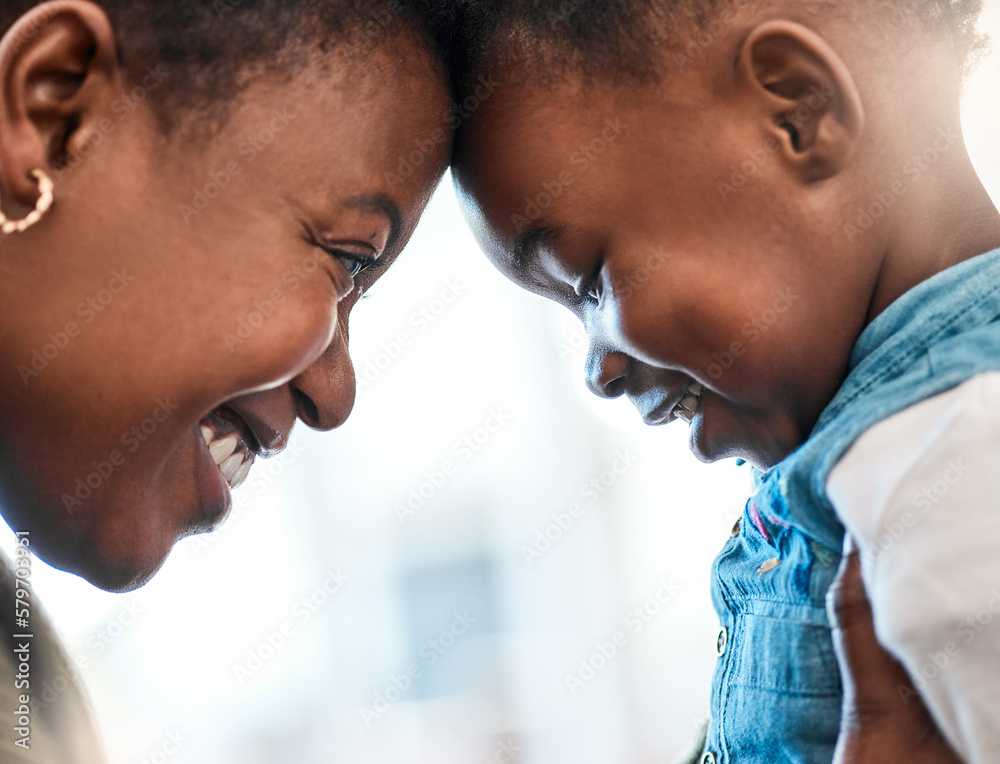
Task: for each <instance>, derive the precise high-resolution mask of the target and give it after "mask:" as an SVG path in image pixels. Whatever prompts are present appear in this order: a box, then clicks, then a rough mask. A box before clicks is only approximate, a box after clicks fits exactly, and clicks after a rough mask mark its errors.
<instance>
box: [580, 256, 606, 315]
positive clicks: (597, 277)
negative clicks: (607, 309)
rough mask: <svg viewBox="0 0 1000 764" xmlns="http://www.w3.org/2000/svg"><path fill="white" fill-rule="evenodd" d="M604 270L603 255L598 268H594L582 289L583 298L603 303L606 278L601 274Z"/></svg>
mask: <svg viewBox="0 0 1000 764" xmlns="http://www.w3.org/2000/svg"><path fill="white" fill-rule="evenodd" d="M603 271H604V258H603V257H602V258H601V259H600V260H599V261H598V263H597V268H595V269H594V272H593V274H591V276H590V278H589V279H587V281H586V283H585V284H584V285H583V287H582V288H581V290H580V299H581V300H586V301H587V302H590V303H592V304H594V305H600V304H601V297H603V295H604V279H603V277H602V276H601V274H602V273H603Z"/></svg>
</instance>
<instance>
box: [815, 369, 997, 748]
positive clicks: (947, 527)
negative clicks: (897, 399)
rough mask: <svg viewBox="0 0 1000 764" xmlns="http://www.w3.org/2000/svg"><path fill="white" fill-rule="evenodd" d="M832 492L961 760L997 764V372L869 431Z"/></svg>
mask: <svg viewBox="0 0 1000 764" xmlns="http://www.w3.org/2000/svg"><path fill="white" fill-rule="evenodd" d="M827 492H828V495H829V497H830V499H831V501H832V502H833V505H834V507H835V509H836V510H837V514H838V515H839V516H840V518H841V520H842V522H843V523H844V525H845V526H846V527H847V529H848V531H849V532H850V533H851V534H852V535H853V536H854V538H855V539H856V540H857V543H858V547H859V549H860V552H861V560H862V576H863V578H864V581H865V586H866V587H867V590H868V596H869V598H870V600H871V603H872V610H873V613H874V617H875V629H876V632H877V634H878V638H879V641H880V642H881V643H882V644H883V645H885V647H886V648H887V649H888V650H889V652H891V653H892V654H893V655H895V656H896V658H897V659H898V660H900V661H901V662H902V664H903V665H904V666H905V667H906V669H907V672H908V673H909V674H910V676H911V677H912V678H913V680H914V685H915V686H916V688H917V690H919V692H920V695H921V696H922V697H923V699H924V701H925V703H926V704H927V706H928V708H929V709H930V711H931V713H932V714H933V715H934V718H935V719H936V720H937V723H938V726H939V727H940V729H941V731H942V733H943V734H944V735H945V737H946V738H947V740H948V741H949V742H950V743H951V745H952V747H953V748H954V749H955V750H956V751H957V752H958V754H959V755H960V756H961V757H962V759H963V760H964V761H966V762H970V763H973V764H980V763H981V762H1000V373H989V374H982V375H979V376H977V377H974V378H972V379H971V380H969V381H968V382H966V383H965V384H963V385H961V386H959V387H957V388H954V389H952V390H949V391H948V392H946V393H943V394H941V395H938V396H935V397H933V398H930V399H928V400H925V401H922V402H921V403H918V404H917V405H915V406H912V407H910V408H908V409H906V410H904V411H902V412H901V413H899V414H896V415H895V416H892V417H890V418H889V419H886V420H885V421H883V422H880V423H879V424H878V425H876V426H875V427H873V428H871V429H870V430H869V431H868V432H866V433H865V434H864V435H863V436H862V437H861V438H860V439H859V440H858V441H857V442H856V443H855V444H854V446H853V447H852V448H851V449H850V450H849V451H848V452H847V454H846V455H845V456H844V457H843V459H841V461H840V462H839V463H838V464H837V466H836V467H835V469H834V470H833V472H832V473H831V475H830V479H829V481H828V482H827ZM899 691H900V700H901V701H907V700H909V699H910V698H911V697H912V694H911V693H908V692H907V690H906V688H899Z"/></svg>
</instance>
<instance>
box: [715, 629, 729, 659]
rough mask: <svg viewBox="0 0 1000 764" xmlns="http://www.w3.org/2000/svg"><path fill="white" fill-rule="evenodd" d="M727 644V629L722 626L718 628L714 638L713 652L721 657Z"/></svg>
mask: <svg viewBox="0 0 1000 764" xmlns="http://www.w3.org/2000/svg"><path fill="white" fill-rule="evenodd" d="M728 644H729V629H727V628H726V627H725V626H723V627H722V628H721V629H719V636H718V637H716V638H715V652H716V653H717V654H718V655H719V656H720V657H721V656H723V655H725V654H726V645H728Z"/></svg>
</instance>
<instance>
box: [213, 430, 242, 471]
mask: <svg viewBox="0 0 1000 764" xmlns="http://www.w3.org/2000/svg"><path fill="white" fill-rule="evenodd" d="M239 442H240V436H239V435H237V434H236V433H235V432H231V433H229V435H227V436H226V437H224V438H222V440H217V441H215V442H214V443H212V444H211V445H210V446H209V447H208V453H210V454H211V455H212V458H213V459H214V460H215V463H216V464H218V465H220V466H221V465H222V463H223V462H224V461H225V460H226V459H228V458H230V457H231V456H232V455H233V452H234V451H235V450H236V446H238V445H239Z"/></svg>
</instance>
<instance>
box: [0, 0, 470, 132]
mask: <svg viewBox="0 0 1000 764" xmlns="http://www.w3.org/2000/svg"><path fill="white" fill-rule="evenodd" d="M93 2H95V3H96V4H97V5H99V6H100V7H101V8H102V9H103V10H104V12H105V13H106V14H107V15H108V18H109V19H110V21H111V23H112V26H113V27H114V29H115V33H116V35H117V38H118V44H119V50H118V55H119V59H120V62H121V64H122V67H123V69H124V71H125V73H126V77H128V75H130V74H131V75H132V76H133V77H134V78H135V79H137V80H141V79H142V78H143V77H144V76H146V73H147V68H153V69H154V70H156V69H157V68H158V67H159V68H160V69H161V70H166V71H168V72H169V76H170V85H171V87H170V96H169V98H164V99H158V103H156V104H154V108H156V110H157V113H158V116H159V117H160V119H161V120H162V121H163V122H164V123H165V125H166V126H168V127H169V125H170V124H171V123H172V122H174V121H175V120H174V119H173V118H172V116H171V113H172V111H173V110H174V109H176V107H178V106H182V107H188V108H196V109H199V110H201V109H204V110H205V111H215V109H214V108H213V107H215V106H216V105H217V104H218V102H225V101H229V100H232V98H233V97H234V96H235V95H237V94H238V93H239V91H240V89H241V88H242V87H243V85H244V84H245V82H246V78H245V77H244V76H242V75H244V74H245V73H246V72H247V70H248V69H249V68H251V67H261V68H272V67H273V68H275V69H279V70H280V67H281V66H282V65H287V64H289V63H297V59H299V58H300V57H305V56H307V55H308V53H309V51H311V50H316V49H319V50H320V51H322V52H329V51H333V50H334V49H339V52H341V53H343V54H344V55H345V56H347V57H348V60H355V61H357V62H358V66H359V69H360V70H362V72H363V70H364V68H365V66H366V63H365V60H364V59H365V57H366V54H371V53H373V52H375V51H376V50H378V49H379V48H382V47H383V46H385V45H386V44H387V43H389V42H390V41H392V40H398V39H399V35H400V34H401V33H404V32H409V33H410V34H416V35H417V36H418V38H422V39H423V40H424V41H425V42H426V43H427V47H428V49H429V50H430V51H431V53H432V54H433V55H434V57H435V59H436V60H437V61H438V62H439V63H440V64H441V71H442V74H443V75H444V76H445V77H447V76H448V74H449V70H448V66H447V50H448V49H449V41H448V37H449V35H450V34H451V31H452V26H451V24H450V18H449V17H448V13H447V10H448V8H447V6H446V5H445V4H443V3H438V2H436V0H93ZM41 4H42V0H0V33H3V32H6V31H7V30H8V29H9V28H10V27H11V26H12V25H13V24H14V23H15V22H16V21H17V19H18V18H20V16H21V15H23V14H24V13H26V12H27V11H29V10H30V9H32V8H34V7H35V6H38V5H41ZM41 18H43V19H44V18H45V17H44V16H42V17H41ZM28 33H29V34H30V30H29V32H28ZM157 107H159V108H157Z"/></svg>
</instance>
